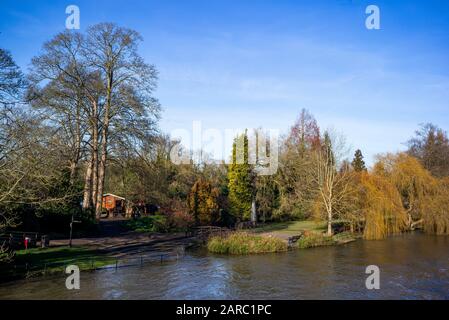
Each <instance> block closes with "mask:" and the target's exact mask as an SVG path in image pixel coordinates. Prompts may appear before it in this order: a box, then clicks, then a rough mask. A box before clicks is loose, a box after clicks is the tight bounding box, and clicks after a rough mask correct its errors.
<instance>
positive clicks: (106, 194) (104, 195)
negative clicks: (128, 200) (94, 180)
mask: <svg viewBox="0 0 449 320" xmlns="http://www.w3.org/2000/svg"><path fill="white" fill-rule="evenodd" d="M107 196H111V197H114V198H118V199H121V200H125V198H123V197H120V196H117V195H115V194H112V193H105V194H103V197H107Z"/></svg>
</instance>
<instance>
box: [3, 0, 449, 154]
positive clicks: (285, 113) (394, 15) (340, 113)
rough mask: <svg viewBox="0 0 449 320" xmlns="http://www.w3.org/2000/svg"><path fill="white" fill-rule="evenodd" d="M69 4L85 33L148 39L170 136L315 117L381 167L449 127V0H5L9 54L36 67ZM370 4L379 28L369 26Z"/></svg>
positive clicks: (145, 46) (145, 48)
mask: <svg viewBox="0 0 449 320" xmlns="http://www.w3.org/2000/svg"><path fill="white" fill-rule="evenodd" d="M70 4H75V5H78V6H79V8H80V11H81V30H84V29H85V28H86V27H88V26H89V25H92V24H95V23H98V22H104V21H110V22H116V23H118V24H119V25H122V26H126V27H129V28H133V29H135V30H137V31H138V32H140V33H141V34H142V36H143V38H144V42H143V43H142V45H141V47H140V52H141V54H142V56H143V57H144V58H145V60H146V61H147V62H150V63H153V64H155V65H156V67H157V68H158V70H159V72H160V80H159V87H158V90H157V92H156V96H157V97H158V98H159V100H160V102H161V104H162V106H163V109H164V111H163V113H162V120H161V123H160V126H161V128H162V130H164V131H167V132H170V131H172V130H174V129H176V128H185V129H191V128H192V121H202V127H203V128H204V129H208V128H217V129H221V130H223V129H225V128H228V129H235V128H255V127H260V126H262V127H264V128H267V129H268V128H272V129H280V130H281V131H282V132H286V130H287V129H288V127H289V126H291V125H292V123H293V122H294V120H295V118H296V117H297V115H298V114H299V112H300V110H301V109H302V108H307V109H308V110H309V111H311V112H312V113H313V114H314V115H315V117H316V118H317V120H318V122H319V124H320V126H321V127H322V128H328V127H333V128H335V129H336V130H338V131H340V132H342V133H343V134H345V135H346V137H347V142H348V143H349V144H350V145H351V146H352V147H353V149H355V148H360V149H362V151H363V153H364V154H365V157H366V158H367V161H368V162H369V163H372V160H373V156H374V155H375V154H376V153H380V152H387V151H391V152H394V151H398V150H401V149H404V145H403V143H404V142H405V141H406V140H407V139H408V138H409V137H410V136H411V135H412V134H413V132H414V130H415V129H416V128H417V127H418V124H419V123H423V122H434V123H435V124H437V125H439V126H441V127H443V128H444V129H446V130H447V129H449V117H448V110H449V1H393V0H390V1H376V0H372V1H357V0H352V1H351V0H333V1H331V0H328V1H312V0H310V1H299V0H296V1H286V0H285V1H282V0H278V1H262V0H260V1H257V0H228V1H222V0H214V1H210V0H209V1H198V0H185V1H170V0H165V1H162V0H161V1H148V0H147V1H135V0H134V1H131V0H128V1H113V0H109V1H92V0H91V1H44V0H40V1H17V0H14V1H13V0H1V2H0V32H1V33H0V47H3V48H6V49H8V50H10V51H11V52H12V53H13V56H14V57H15V59H16V61H17V63H18V64H19V65H20V66H21V67H22V68H23V69H24V70H26V69H27V67H28V65H29V62H30V59H31V58H32V56H34V55H36V54H37V53H38V52H39V50H40V47H41V45H42V43H43V42H44V41H46V40H48V39H50V38H51V37H52V36H53V35H55V34H56V33H58V32H60V31H62V30H64V26H65V19H66V16H67V15H66V14H65V8H66V7H67V6H68V5H70ZM370 4H374V5H377V6H378V7H379V8H380V14H381V17H380V18H381V20H380V21H381V29H380V30H367V29H366V28H365V19H366V17H367V15H366V14H365V8H366V7H367V6H368V5H370Z"/></svg>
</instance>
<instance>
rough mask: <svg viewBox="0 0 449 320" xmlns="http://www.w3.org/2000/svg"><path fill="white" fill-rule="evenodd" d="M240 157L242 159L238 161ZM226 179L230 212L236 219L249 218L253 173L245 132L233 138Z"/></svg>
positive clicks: (252, 192)
mask: <svg viewBox="0 0 449 320" xmlns="http://www.w3.org/2000/svg"><path fill="white" fill-rule="evenodd" d="M242 148H243V150H242ZM240 159H241V160H243V161H238V160H240ZM240 162H243V163H240ZM228 180H229V206H230V212H231V214H232V215H233V216H234V217H236V218H237V219H238V220H249V219H250V217H251V203H252V201H253V195H254V183H253V182H254V181H253V180H254V175H253V170H252V166H251V165H250V164H249V163H248V135H247V132H245V133H244V134H242V135H240V136H238V137H237V138H235V140H234V144H233V147H232V163H231V165H230V166H229V168H228Z"/></svg>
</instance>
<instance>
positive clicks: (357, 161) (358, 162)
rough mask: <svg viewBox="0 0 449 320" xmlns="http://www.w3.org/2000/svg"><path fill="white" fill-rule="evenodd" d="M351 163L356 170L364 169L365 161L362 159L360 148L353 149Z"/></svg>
mask: <svg viewBox="0 0 449 320" xmlns="http://www.w3.org/2000/svg"><path fill="white" fill-rule="evenodd" d="M351 164H352V167H353V168H354V170H355V171H356V172H361V171H366V166H365V161H363V155H362V151H360V149H357V150H356V151H355V154H354V160H352V163H351Z"/></svg>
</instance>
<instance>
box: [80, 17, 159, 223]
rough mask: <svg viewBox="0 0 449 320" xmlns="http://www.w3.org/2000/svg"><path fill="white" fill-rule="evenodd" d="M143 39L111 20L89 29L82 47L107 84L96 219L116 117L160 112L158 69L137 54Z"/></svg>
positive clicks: (144, 116)
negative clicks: (155, 92)
mask: <svg viewBox="0 0 449 320" xmlns="http://www.w3.org/2000/svg"><path fill="white" fill-rule="evenodd" d="M140 41H141V36H140V35H139V34H138V33H137V32H136V31H133V30H130V29H126V28H121V27H118V26H116V25H114V24H112V23H101V24H98V25H95V26H92V27H91V28H89V29H88V31H87V37H86V42H85V44H84V46H83V54H84V55H85V57H86V61H87V65H88V67H89V68H92V69H95V70H96V71H98V72H99V74H100V77H101V79H102V82H103V87H104V104H103V109H102V117H101V132H100V137H99V140H100V147H99V150H98V154H99V161H98V174H94V175H93V177H94V180H93V182H92V184H93V185H95V186H96V201H95V214H96V216H97V218H99V217H100V215H101V213H102V196H103V189H104V181H105V175H106V164H107V159H108V153H109V147H110V138H111V137H110V131H111V129H112V128H111V126H112V125H113V122H114V119H116V118H121V119H125V118H126V119H128V120H130V119H132V121H131V122H133V123H136V122H138V120H142V119H146V120H148V119H149V118H151V117H152V116H153V117H154V116H156V115H157V114H158V111H159V103H158V102H157V100H156V99H155V98H154V97H153V91H154V89H155V87H156V80H157V72H156V69H155V68H154V66H152V65H149V64H146V63H145V62H144V61H143V59H142V58H141V57H140V56H139V54H138V53H137V46H138V43H139V42H140ZM136 119H137V120H136ZM116 123H117V124H119V123H120V122H119V121H118V122H116ZM128 123H129V122H128ZM147 123H148V122H147ZM118 127H119V125H116V128H118Z"/></svg>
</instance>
